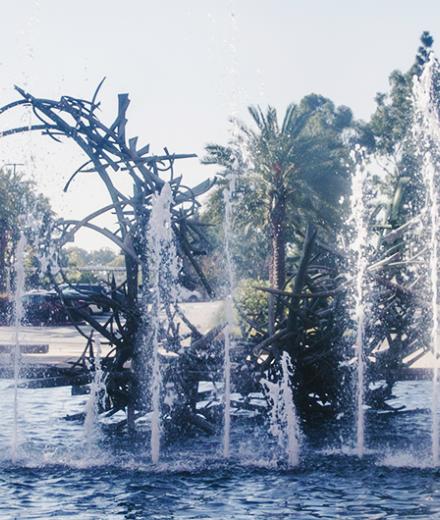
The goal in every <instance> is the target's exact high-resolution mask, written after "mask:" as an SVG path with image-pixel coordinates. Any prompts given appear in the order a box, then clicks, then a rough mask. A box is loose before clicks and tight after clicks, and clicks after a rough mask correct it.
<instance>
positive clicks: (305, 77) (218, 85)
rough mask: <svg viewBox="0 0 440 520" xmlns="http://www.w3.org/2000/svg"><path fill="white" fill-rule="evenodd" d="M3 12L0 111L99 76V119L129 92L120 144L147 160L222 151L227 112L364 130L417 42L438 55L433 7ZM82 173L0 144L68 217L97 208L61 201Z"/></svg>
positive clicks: (294, 4) (89, 5) (308, 3)
mask: <svg viewBox="0 0 440 520" xmlns="http://www.w3.org/2000/svg"><path fill="white" fill-rule="evenodd" d="M2 8H3V9H2V28H1V31H0V49H1V50H0V77H1V82H0V97H1V100H0V101H1V102H2V104H3V102H8V101H10V100H11V99H13V98H14V93H13V91H12V86H13V84H14V83H17V84H20V85H24V86H25V87H27V88H28V89H29V90H30V91H31V92H32V93H33V94H34V95H37V96H42V97H58V96H60V95H62V94H71V95H75V96H81V97H87V96H90V95H91V93H92V92H93V90H94V88H95V86H96V84H97V83H98V82H99V81H100V79H101V78H102V77H103V76H107V81H106V84H105V88H104V90H103V93H102V96H101V99H102V102H103V117H104V118H107V119H109V118H111V117H112V115H113V113H114V110H115V106H116V105H115V102H116V95H117V93H118V92H129V94H130V98H131V101H132V104H131V108H130V111H129V128H128V132H129V134H130V135H139V137H140V141H141V142H143V143H147V142H150V143H151V144H152V147H153V151H159V150H160V148H161V147H162V146H168V147H169V148H170V150H172V151H176V152H196V153H198V154H201V153H202V152H203V146H204V145H205V144H206V143H207V142H216V141H220V142H224V141H225V140H226V138H227V118H228V115H229V114H230V113H231V112H237V113H238V114H239V115H240V116H243V117H246V111H245V107H246V106H247V105H248V104H250V103H262V104H266V103H271V104H273V105H275V106H276V107H278V108H279V109H280V110H283V109H284V108H285V106H286V105H287V104H288V103H289V102H291V101H298V100H299V99H300V98H301V97H302V96H303V95H305V94H308V93H310V92H316V93H321V94H323V95H326V96H328V97H330V98H331V99H333V100H334V101H335V103H337V104H346V105H348V106H350V107H351V108H352V109H353V110H354V113H355V115H356V116H357V117H361V118H368V116H369V114H370V113H371V111H372V110H373V108H374V96H375V93H376V92H377V91H379V90H385V89H386V88H387V78H388V75H389V73H390V72H391V71H392V70H393V69H395V68H402V69H403V70H406V69H407V68H408V67H409V66H410V64H411V63H412V61H413V59H414V55H415V52H416V49H417V47H418V43H419V42H418V40H419V36H420V34H421V32H422V31H423V30H425V29H427V30H430V31H431V32H432V34H433V36H434V38H438V39H439V41H440V2H439V1H438V0H437V1H434V0H419V1H417V2H416V1H414V0H369V1H356V0H351V1H348V0H315V1H313V0H270V1H269V0H265V1H263V0H224V1H223V0H161V1H150V0H125V1H124V2H122V1H115V0H88V1H85V0H75V1H71V2H69V1H60V0H39V1H38V0H26V1H21V2H16V1H12V0H10V1H5V2H2ZM8 123H9V121H4V120H2V121H0V129H3V128H4V127H5V126H7V124H8ZM31 159H32V160H31ZM80 160H81V157H80V156H79V155H78V153H77V151H76V150H75V148H74V147H73V146H71V145H70V146H69V145H66V146H61V145H58V146H57V145H55V144H52V143H50V142H48V140H47V138H46V139H43V138H39V137H38V136H33V137H31V138H30V137H22V138H19V139H15V140H13V141H10V140H9V141H8V142H7V143H5V142H4V140H3V141H2V142H1V143H0V163H4V162H11V161H17V162H25V163H26V164H27V169H28V171H29V172H30V174H32V175H33V176H35V178H37V180H38V182H39V184H40V186H41V189H42V190H44V191H45V192H46V193H47V194H48V195H50V197H51V198H52V199H53V201H54V205H55V207H56V208H57V209H58V210H61V209H62V210H63V211H65V212H66V215H70V216H71V215H78V216H79V215H80V214H81V213H87V211H88V210H89V209H90V208H91V207H93V205H94V204H95V203H96V200H99V199H100V195H99V194H97V193H96V192H95V193H93V194H91V192H92V190H96V189H97V186H96V185H95V184H93V180H87V179H86V180H83V181H81V179H80V178H78V181H77V183H76V185H75V186H74V187H73V190H72V193H71V194H70V195H67V196H63V197H61V195H59V194H60V190H61V185H62V179H65V178H66V177H68V176H69V174H70V173H71V172H72V170H73V169H74V168H75V166H76V165H77V163H78V162H79V161H80ZM182 171H183V172H184V174H185V175H186V176H187V180H188V182H189V183H190V184H193V183H195V182H196V181H197V180H198V179H200V180H203V178H204V177H205V176H206V175H209V173H210V170H209V169H207V168H205V167H203V166H201V165H200V164H199V163H198V161H197V160H193V161H190V162H188V163H187V164H186V165H185V166H183V167H182ZM104 202H105V199H103V203H104ZM79 245H85V246H89V247H91V246H100V245H102V243H97V242H94V241H92V240H91V239H90V238H87V237H86V238H84V240H83V241H82V242H80V244H79Z"/></svg>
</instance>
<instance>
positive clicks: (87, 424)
mask: <svg viewBox="0 0 440 520" xmlns="http://www.w3.org/2000/svg"><path fill="white" fill-rule="evenodd" d="M101 358H102V353H101V339H100V338H99V336H96V338H95V349H94V360H93V381H92V382H91V384H90V395H89V400H88V401H87V405H86V417H85V420H84V437H85V440H86V448H87V449H86V456H87V457H90V456H91V455H93V454H94V453H95V452H96V451H97V450H99V441H100V437H101V435H100V430H99V423H98V417H99V412H100V410H101V409H102V408H103V404H105V399H106V394H107V390H106V385H105V377H104V373H103V370H102V359H101Z"/></svg>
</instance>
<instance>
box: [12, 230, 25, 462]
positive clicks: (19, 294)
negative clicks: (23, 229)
mask: <svg viewBox="0 0 440 520" xmlns="http://www.w3.org/2000/svg"><path fill="white" fill-rule="evenodd" d="M25 249H26V237H25V236H24V234H23V233H21V234H20V239H19V241H18V243H17V247H16V249H15V264H14V268H15V276H16V278H15V291H14V306H13V312H14V346H13V353H12V355H13V365H14V420H13V432H12V445H11V458H12V461H13V462H16V460H17V457H18V447H19V427H18V419H19V395H18V385H19V381H20V371H21V351H20V331H21V326H22V322H23V318H24V307H23V294H24V290H25V271H24V254H25Z"/></svg>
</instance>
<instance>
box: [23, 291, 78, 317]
mask: <svg viewBox="0 0 440 520" xmlns="http://www.w3.org/2000/svg"><path fill="white" fill-rule="evenodd" d="M23 306H24V312H25V317H24V321H25V322H26V323H29V324H30V325H40V324H44V325H55V324H59V323H67V322H69V321H70V318H69V316H68V314H67V312H66V310H65V308H64V305H63V303H62V302H61V300H60V297H59V296H58V294H57V293H56V292H55V291H44V290H35V291H29V292H27V293H25V294H24V295H23Z"/></svg>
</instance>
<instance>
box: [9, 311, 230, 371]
mask: <svg viewBox="0 0 440 520" xmlns="http://www.w3.org/2000/svg"><path fill="white" fill-rule="evenodd" d="M181 307H182V310H183V311H184V313H185V315H186V317H187V318H188V319H189V320H190V321H191V323H192V324H193V325H195V326H196V327H197V328H198V329H199V330H200V331H201V332H207V331H208V330H209V329H210V328H212V327H213V326H215V325H216V323H218V321H219V319H220V314H221V309H222V302H221V301H214V302H196V303H183V304H181ZM81 328H82V329H83V330H84V331H85V332H86V333H87V334H88V333H90V327H88V326H86V325H83V326H81ZM14 338H15V330H14V328H13V327H0V345H10V344H14V343H15V339H14ZM20 343H22V344H26V345H49V351H48V353H47V354H24V355H23V362H24V364H26V363H29V364H40V363H44V364H63V363H65V362H66V361H76V359H78V357H79V356H80V355H81V353H82V352H83V350H84V348H85V345H86V340H85V338H84V337H82V336H81V335H80V334H79V333H78V331H77V330H76V329H75V327H74V326H71V325H69V326H51V327H23V328H21V330H20ZM108 349H109V347H108V346H107V345H105V339H104V338H102V351H103V354H104V355H105V354H106V353H107V352H108ZM10 358H11V356H10V354H0V364H9V363H10Z"/></svg>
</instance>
